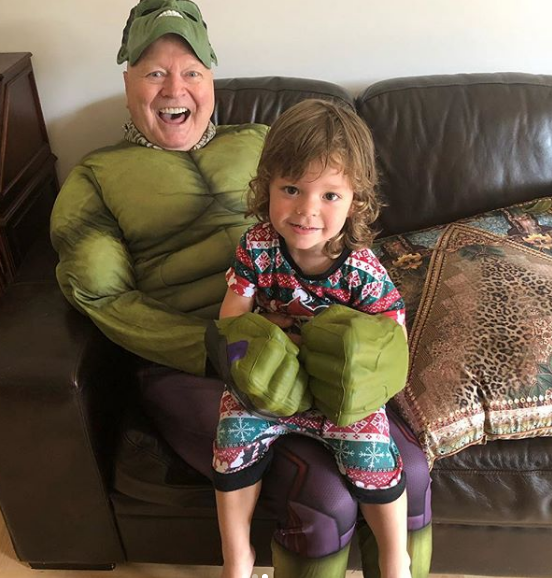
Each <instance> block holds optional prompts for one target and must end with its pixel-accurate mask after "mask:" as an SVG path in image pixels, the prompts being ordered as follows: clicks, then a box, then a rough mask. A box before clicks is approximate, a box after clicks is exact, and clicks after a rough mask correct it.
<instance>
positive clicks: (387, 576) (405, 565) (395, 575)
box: [380, 554, 412, 578]
mask: <svg viewBox="0 0 552 578" xmlns="http://www.w3.org/2000/svg"><path fill="white" fill-rule="evenodd" d="M380 574H381V578H412V577H411V574H410V556H409V555H408V554H405V555H404V557H402V558H401V560H397V561H396V562H395V561H392V562H391V563H389V564H387V565H386V564H385V563H382V562H381V561H380Z"/></svg>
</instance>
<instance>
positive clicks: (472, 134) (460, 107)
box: [356, 73, 552, 234]
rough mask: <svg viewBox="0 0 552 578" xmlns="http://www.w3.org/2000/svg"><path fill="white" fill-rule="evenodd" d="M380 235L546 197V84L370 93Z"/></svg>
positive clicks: (479, 79)
mask: <svg viewBox="0 0 552 578" xmlns="http://www.w3.org/2000/svg"><path fill="white" fill-rule="evenodd" d="M356 108H357V111H358V112H359V114H360V115H361V116H362V117H363V118H364V120H365V121H366V122H367V124H368V126H369V127H370V128H371V130H372V134H373V136H374V141H375V144H376V151H377V153H378V157H379V165H380V169H381V176H382V185H381V190H382V192H383V194H384V196H385V198H386V200H387V203H388V205H389V206H388V207H387V208H386V209H385V211H384V212H383V215H382V219H381V226H382V227H383V233H384V234H391V233H397V232H403V231H409V230H410V231H412V230H415V229H421V228H424V227H429V226H432V225H437V224H444V223H448V222H452V221H455V220H457V219H459V218H462V217H466V216H470V215H475V214H477V213H480V212H484V211H487V210H491V209H496V208H499V207H506V206H508V205H511V204H514V203H518V202H521V201H525V200H529V199H534V198H537V197H543V196H545V195H550V194H551V191H552V76H537V75H530V74H518V73H505V74H458V75H450V76H425V77H412V78H402V79H393V80H387V81H383V82H379V83H377V84H374V85H372V86H371V87H369V88H368V89H367V90H366V91H365V92H364V93H363V94H361V95H360V96H359V97H358V98H357V99H356Z"/></svg>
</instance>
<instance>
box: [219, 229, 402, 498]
mask: <svg viewBox="0 0 552 578" xmlns="http://www.w3.org/2000/svg"><path fill="white" fill-rule="evenodd" d="M226 278H227V282H228V285H229V287H230V288H231V289H232V290H234V291H235V292H236V293H237V294H239V295H243V296H253V295H254V296H255V300H256V304H257V307H256V311H260V312H266V311H270V312H277V313H281V314H283V315H287V316H292V317H294V318H295V319H296V320H297V323H298V326H300V323H301V322H302V321H304V320H306V319H308V318H309V317H312V316H313V315H315V314H316V313H317V312H318V311H321V310H322V309H324V308H326V307H328V306H330V305H332V304H341V305H346V306H349V307H352V308H353V309H357V310H359V311H363V312H365V313H367V314H372V315H373V314H380V313H381V314H384V315H387V316H389V317H391V318H392V319H394V320H396V321H397V322H398V323H400V324H404V302H403V300H402V299H401V297H400V295H399V293H398V291H397V289H396V288H395V286H394V285H393V283H392V281H391V279H390V278H389V276H388V274H387V272H386V270H385V269H384V267H383V266H382V265H381V264H380V262H379V261H378V259H377V258H376V257H375V255H374V254H373V253H372V251H370V250H369V249H362V250H359V251H350V250H345V251H344V252H343V253H342V255H341V256H340V257H339V258H338V259H337V260H336V261H334V263H333V264H332V266H331V267H330V269H329V270H328V271H326V272H324V273H323V274H320V275H314V276H313V275H310V276H309V275H305V274H304V273H303V272H302V271H301V270H300V268H299V267H298V266H297V265H296V264H295V263H294V261H293V259H292V258H291V256H290V255H289V253H288V251H287V248H286V246H285V241H284V240H283V239H282V238H280V237H279V235H278V234H277V233H276V231H275V230H274V229H273V227H272V226H271V225H270V224H269V223H263V224H259V225H255V226H253V227H251V228H250V229H249V230H248V231H247V232H246V233H245V234H244V236H243V237H242V239H241V241H240V244H239V246H238V248H237V250H236V258H235V261H234V264H233V266H232V267H231V268H230V269H229V270H228V273H227V276H226ZM366 387H370V384H366ZM290 433H293V434H301V435H307V436H310V437H314V438H316V439H319V440H320V441H321V442H322V443H324V444H325V445H326V446H327V447H328V448H329V449H330V450H331V451H332V453H333V454H334V456H335V459H336V462H337V464H338V467H339V469H340V471H341V473H342V474H343V475H344V476H345V477H346V479H347V481H348V482H349V483H350V488H351V491H352V493H353V494H354V495H355V496H356V497H357V498H358V499H359V500H361V501H363V502H368V503H386V502H391V501H394V500H395V499H396V498H397V497H398V496H399V495H400V494H401V493H402V491H403V489H404V483H405V480H404V475H403V472H402V460H401V458H400V455H399V452H398V450H397V447H396V446H395V443H394V442H393V440H392V438H391V437H390V435H389V422H388V420H387V416H386V415H385V409H384V408H381V409H380V410H378V411H377V412H375V413H373V414H371V415H369V416H368V417H366V418H365V419H363V420H360V421H358V422H356V423H354V424H351V425H349V426H347V427H338V426H336V425H335V424H333V423H332V422H331V421H330V420H329V419H328V418H326V417H325V416H324V415H323V414H322V413H320V412H319V411H317V410H315V409H312V410H309V411H306V412H303V413H299V414H295V415H293V416H291V417H287V418H275V419H268V418H266V417H259V416H257V415H252V414H251V413H249V412H248V411H247V410H246V409H245V408H244V407H243V406H242V405H241V404H240V403H239V402H238V401H237V399H236V398H234V397H233V396H232V394H231V393H229V392H228V391H225V392H224V394H223V396H222V400H221V406H220V419H219V424H218V428H217V438H216V440H215V443H214V459H213V468H214V470H215V477H214V479H215V486H216V487H217V489H219V490H222V491H230V490H235V489H239V488H241V487H246V486H248V485H251V484H253V483H255V482H257V481H258V480H260V479H261V478H262V476H263V474H264V472H265V471H266V469H267V468H268V467H269V465H270V456H271V452H270V446H271V445H272V443H274V442H275V441H276V440H277V439H278V438H279V437H280V436H282V435H287V434H290Z"/></svg>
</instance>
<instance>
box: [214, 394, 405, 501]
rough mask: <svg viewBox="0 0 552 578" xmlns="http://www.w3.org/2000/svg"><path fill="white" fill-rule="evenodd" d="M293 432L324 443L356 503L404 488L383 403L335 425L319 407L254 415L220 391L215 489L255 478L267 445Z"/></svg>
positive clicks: (264, 463)
mask: <svg viewBox="0 0 552 578" xmlns="http://www.w3.org/2000/svg"><path fill="white" fill-rule="evenodd" d="M291 433H292V434H301V435H307V436H310V437H313V438H316V439H318V440H320V441H321V442H322V443H324V444H325V445H326V446H327V447H328V448H329V449H330V451H331V452H332V453H333V454H334V456H335V460H336V462H337V466H338V468H339V471H340V472H341V473H342V474H343V475H344V476H345V479H346V481H347V482H348V486H349V489H350V491H351V493H352V494H353V495H354V496H355V497H356V498H357V499H358V500H359V501H360V502H364V503H375V504H385V503H389V502H393V501H394V500H396V499H397V498H398V497H399V496H400V495H401V494H402V492H403V491H404V488H405V481H406V480H405V475H404V472H403V471H402V460H401V457H400V455H399V451H398V449H397V446H396V445H395V442H394V441H393V439H392V438H391V437H390V435H389V422H388V420H387V415H386V413H385V408H383V407H382V408H381V409H379V410H378V411H377V412H375V413H373V414H370V415H369V416H368V417H367V418H365V419H362V420H359V421H357V422H355V423H353V424H351V425H349V426H347V427H338V426H336V425H335V424H334V423H332V422H331V421H330V420H329V419H328V418H326V417H325V416H324V415H323V414H322V413H320V412H319V411H317V410H309V411H306V412H303V413H298V414H295V415H293V416H291V417H284V418H274V419H272V418H265V417H259V416H256V415H252V414H250V413H249V412H248V411H247V410H246V409H245V408H244V407H243V406H242V405H241V404H240V402H239V401H238V400H237V399H236V398H235V397H234V396H233V395H232V394H231V393H230V392H229V391H228V390H225V391H224V393H223V395H222V399H221V403H220V418H219V424H218V428H217V437H216V440H215V442H214V456H213V469H214V483H215V487H216V488H217V490H220V491H223V492H224V491H226V492H227V491H232V490H237V489H240V488H244V487H247V486H250V485H252V484H254V483H256V482H258V481H259V480H260V479H261V478H262V477H263V475H264V473H265V471H266V470H267V468H268V467H269V466H270V461H271V451H270V447H271V445H272V444H273V443H274V442H275V441H276V440H277V439H278V438H279V437H280V436H283V435H286V434H291Z"/></svg>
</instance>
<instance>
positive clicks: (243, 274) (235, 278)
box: [226, 231, 257, 297]
mask: <svg viewBox="0 0 552 578" xmlns="http://www.w3.org/2000/svg"><path fill="white" fill-rule="evenodd" d="M248 233H249V231H246V232H245V233H244V234H243V235H242V237H241V239H240V242H239V244H238V246H237V248H236V254H235V257H234V262H233V263H232V266H231V267H230V269H228V271H227V272H226V282H227V283H228V287H229V288H230V289H232V291H234V292H235V293H237V294H238V295H240V296H242V297H253V296H254V295H255V293H256V292H257V276H256V273H255V265H254V263H253V259H252V256H251V252H250V251H249V248H248Z"/></svg>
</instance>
